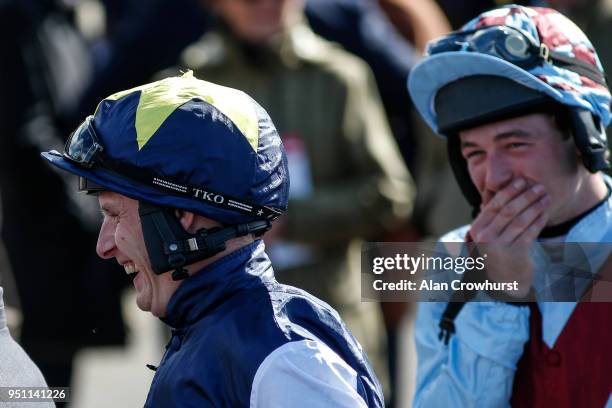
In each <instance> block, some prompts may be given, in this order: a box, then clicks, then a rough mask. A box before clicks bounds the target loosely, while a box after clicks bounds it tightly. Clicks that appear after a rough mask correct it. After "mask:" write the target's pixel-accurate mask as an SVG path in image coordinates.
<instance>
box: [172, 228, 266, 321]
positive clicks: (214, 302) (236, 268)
mask: <svg viewBox="0 0 612 408" xmlns="http://www.w3.org/2000/svg"><path fill="white" fill-rule="evenodd" d="M264 249H265V245H264V244H263V241H261V240H256V241H255V242H253V243H251V244H249V245H247V246H245V247H243V248H240V249H238V250H236V251H234V252H232V253H231V254H229V255H227V256H224V257H223V258H221V259H219V260H218V261H215V262H214V263H212V264H210V265H208V266H206V267H204V268H203V269H201V270H200V271H198V272H197V273H195V274H194V275H192V276H190V277H189V278H187V279H186V280H185V281H183V283H182V284H181V286H179V288H178V289H177V290H176V292H174V294H173V295H172V297H171V298H170V301H169V302H168V313H167V315H166V317H164V318H161V320H162V321H163V322H164V323H166V324H167V325H168V326H170V327H172V328H175V329H180V328H184V327H185V326H189V325H191V324H193V323H195V322H196V321H198V320H200V319H201V318H202V317H203V316H205V315H206V314H208V313H210V312H211V311H212V310H214V309H215V308H216V307H218V306H219V305H221V304H222V303H224V302H226V301H227V300H228V299H230V298H231V297H232V296H233V295H234V294H235V293H237V292H239V291H241V290H244V289H248V288H252V287H256V286H260V285H262V283H264V282H273V281H274V272H273V270H272V267H271V264H270V260H269V259H268V256H267V255H266V253H265V251H264Z"/></svg>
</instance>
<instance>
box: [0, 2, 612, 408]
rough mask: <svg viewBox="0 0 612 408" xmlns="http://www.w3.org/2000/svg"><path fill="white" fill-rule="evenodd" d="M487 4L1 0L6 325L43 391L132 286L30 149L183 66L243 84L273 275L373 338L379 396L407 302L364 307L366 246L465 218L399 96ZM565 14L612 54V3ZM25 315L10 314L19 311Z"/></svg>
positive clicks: (388, 378) (443, 168)
mask: <svg viewBox="0 0 612 408" xmlns="http://www.w3.org/2000/svg"><path fill="white" fill-rule="evenodd" d="M504 3H509V2H504V1H493V0H461V1H458V0H437V1H435V0H175V1H172V2H169V1H164V0H147V1H145V2H143V1H135V0H71V1H69V0H65V1H64V2H62V1H59V0H57V1H55V0H4V1H0V31H2V35H0V55H2V59H1V61H0V89H1V91H0V166H1V167H0V196H1V200H2V201H1V210H2V213H1V226H2V230H1V234H2V235H1V237H2V243H3V246H4V248H3V250H2V251H0V255H1V256H0V257H1V258H2V259H1V261H2V268H1V269H0V285H1V286H4V287H5V302H6V303H7V305H8V306H12V308H13V310H18V311H20V313H19V314H11V315H9V320H10V321H9V325H12V326H13V330H14V333H17V330H18V334H19V335H18V340H19V342H20V344H21V345H22V347H23V348H24V349H25V350H26V351H27V353H28V354H29V355H30V356H31V357H32V359H33V360H34V361H35V362H36V364H37V365H38V366H39V367H40V369H41V371H42V373H43V374H44V376H45V378H46V380H47V383H48V384H49V385H50V386H67V385H69V384H70V383H71V375H72V368H73V361H74V356H75V354H76V353H77V351H79V350H80V349H82V348H85V347H94V346H101V345H105V346H108V345H114V346H121V345H123V344H124V342H125V336H126V329H125V327H124V322H123V319H122V316H121V308H120V297H121V293H122V290H124V289H126V288H127V287H128V286H129V281H128V279H127V278H125V273H124V272H123V270H122V269H120V268H118V266H117V265H116V264H114V262H104V261H102V260H100V259H98V258H97V256H96V254H95V252H94V247H95V240H96V229H97V227H98V222H99V217H98V215H99V212H98V209H97V203H95V202H94V201H93V200H90V201H91V202H90V203H89V204H90V205H89V206H88V204H87V203H86V202H85V201H88V200H75V199H74V197H73V193H72V192H71V190H72V189H70V188H67V186H68V187H70V186H69V183H74V182H75V180H74V179H72V178H65V176H63V175H60V174H59V173H57V172H55V171H53V170H52V169H51V168H50V167H49V166H47V165H46V164H45V163H43V161H42V160H41V159H40V158H39V152H40V151H43V150H50V149H53V148H55V149H57V150H61V149H62V146H63V143H64V141H65V139H66V138H67V136H68V135H69V134H70V132H71V130H72V129H73V128H74V127H75V126H76V125H77V124H78V123H79V122H80V121H81V120H82V119H83V118H84V117H85V116H87V115H89V114H92V113H93V112H94V110H95V109H96V103H97V102H98V101H99V100H101V99H102V98H103V97H105V96H107V95H109V94H112V93H114V92H116V91H118V90H122V89H127V88H131V87H134V86H137V85H140V84H143V83H145V82H149V81H151V80H152V79H159V78H161V77H163V76H168V75H176V74H177V73H179V72H180V71H185V70H193V72H194V75H195V76H196V77H198V78H200V79H204V80H208V81H211V82H214V83H218V84H221V85H227V86H230V87H233V88H238V89H240V90H243V91H245V92H246V93H248V94H250V95H251V96H252V97H253V98H254V99H255V100H257V101H258V102H259V103H260V104H261V105H262V106H263V107H264V108H265V109H266V110H267V111H268V113H269V114H270V116H271V117H272V119H273V121H274V123H275V124H276V126H277V128H278V131H279V134H280V135H281V137H282V138H283V142H284V145H285V149H286V151H287V155H288V158H289V169H290V178H291V190H290V204H289V212H288V215H287V216H285V217H284V218H282V219H281V220H280V221H279V222H278V223H277V224H278V225H276V227H275V228H274V229H273V230H272V231H271V233H269V234H267V235H266V246H267V249H268V251H269V254H270V256H271V258H272V262H273V264H274V265H275V272H276V275H277V279H278V280H279V281H280V282H282V283H288V284H292V285H294V286H298V287H300V288H304V289H306V290H307V291H309V292H311V293H312V294H314V295H316V296H317V297H320V298H321V299H323V300H324V301H326V302H328V303H330V304H331V305H332V306H333V307H334V308H335V309H336V310H338V312H339V313H340V314H341V316H342V317H343V319H344V320H345V321H346V322H347V324H348V325H349V327H350V328H351V330H352V331H353V333H354V334H355V336H356V337H357V338H358V340H359V341H360V342H361V344H362V345H363V346H364V348H365V349H366V351H367V353H368V356H369V357H370V359H371V360H372V363H373V365H374V367H375V369H376V372H377V374H378V376H379V378H380V379H381V380H382V382H383V384H384V386H385V390H386V392H385V395H386V396H387V398H388V404H389V406H392V405H393V403H394V402H393V396H394V395H395V394H396V393H395V392H394V390H396V389H398V387H401V386H402V384H398V383H397V382H396V381H395V378H396V375H395V373H396V372H397V369H396V366H395V365H396V363H397V348H398V344H397V328H398V325H399V322H400V321H401V320H402V318H403V317H404V316H405V314H406V313H407V312H408V309H409V307H410V305H408V304H393V303H373V302H369V303H368V302H361V298H360V286H359V285H360V274H359V267H360V266H359V265H360V263H359V262H360V252H361V243H362V242H363V241H418V240H423V239H428V238H429V237H436V236H439V235H440V234H441V233H443V232H445V231H447V230H448V229H450V228H452V227H456V226H459V225H462V224H464V223H466V222H469V220H470V211H469V208H468V206H467V203H464V200H463V198H462V196H461V193H460V192H459V188H458V187H457V186H456V183H455V182H454V180H453V178H452V173H451V170H450V167H449V166H448V163H447V159H446V152H445V146H444V144H443V142H442V141H440V142H439V143H438V142H437V140H436V139H435V138H433V137H431V136H430V135H429V132H431V131H430V130H429V129H428V128H427V127H426V126H425V125H424V124H423V123H422V122H421V120H420V119H419V118H418V117H417V115H415V114H414V113H413V108H412V106H411V101H410V98H409V96H408V92H407V90H406V79H407V77H408V75H409V74H410V70H411V68H412V67H413V66H414V65H415V64H417V63H418V62H419V59H420V56H421V55H422V53H423V52H424V50H425V47H426V44H427V42H428V41H429V40H431V39H433V38H436V37H438V36H441V35H443V34H445V33H447V32H449V31H451V30H452V29H456V28H458V27H460V26H461V25H462V24H463V23H465V22H466V21H468V20H469V19H470V18H472V17H474V16H475V15H477V14H478V13H480V12H482V11H484V10H487V9H489V8H492V7H495V6H498V5H501V4H504ZM516 3H520V4H524V5H547V6H549V7H553V8H557V9H558V10H560V11H561V12H563V13H565V14H567V15H568V16H569V17H570V18H572V19H573V20H574V21H576V22H577V23H578V24H579V25H580V26H581V28H583V30H584V31H585V32H586V34H587V36H588V37H589V38H590V39H591V40H592V41H593V43H594V45H595V47H596V48H597V49H598V50H599V55H600V57H601V58H602V63H603V65H604V68H607V69H608V70H609V69H610V65H612V46H610V45H611V44H608V43H609V42H611V41H612V33H611V31H612V24H611V23H612V21H611V20H612V1H610V0H551V1H538V0H535V1H517V2H516ZM18 315H20V316H21V318H20V319H17V318H15V317H12V318H11V317H10V316H18Z"/></svg>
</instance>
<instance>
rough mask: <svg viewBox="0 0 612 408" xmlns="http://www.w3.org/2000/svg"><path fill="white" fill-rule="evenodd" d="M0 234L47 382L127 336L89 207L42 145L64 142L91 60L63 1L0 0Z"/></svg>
mask: <svg viewBox="0 0 612 408" xmlns="http://www.w3.org/2000/svg"><path fill="white" fill-rule="evenodd" d="M0 31H1V35H0V55H1V56H2V58H1V61H0V195H1V200H2V202H1V203H2V205H1V207H2V219H1V223H2V240H3V241H4V245H5V247H6V253H7V256H8V260H9V264H10V267H11V271H12V274H13V278H14V281H15V284H16V287H17V291H18V294H19V301H20V302H19V303H20V306H21V309H22V310H21V312H22V316H23V321H22V326H21V336H20V343H21V345H22V346H23V348H24V349H25V350H26V351H27V352H28V354H29V355H30V356H31V357H32V359H33V360H34V361H35V362H36V363H37V364H38V366H39V367H40V369H41V371H42V372H43V374H44V376H45V378H46V379H47V382H48V384H49V385H50V386H69V385H70V382H71V375H72V361H73V357H74V355H75V353H76V352H77V350H79V349H80V348H81V347H84V346H88V345H118V344H123V341H124V335H125V332H124V327H123V322H122V319H121V313H120V306H119V295H120V291H119V290H118V289H119V288H120V287H121V285H122V280H121V278H120V277H119V276H118V274H112V273H109V271H113V270H116V266H115V265H112V264H110V263H107V262H101V261H100V260H99V259H97V257H95V256H93V255H94V254H92V252H91V251H90V250H88V247H90V246H91V245H92V244H93V243H94V242H95V239H96V235H95V230H94V223H92V218H95V216H93V217H92V213H91V212H88V211H87V210H86V209H85V208H83V207H80V206H79V205H77V204H76V203H75V201H73V197H72V196H71V194H69V193H68V192H67V191H66V189H65V184H64V180H63V179H62V177H60V175H59V174H58V173H57V172H54V171H52V170H51V169H50V168H49V166H46V165H41V163H40V159H39V154H38V152H39V151H40V150H41V149H49V148H52V147H54V146H56V145H60V146H61V144H62V143H63V141H64V138H63V136H61V135H60V133H59V132H58V131H57V122H58V118H59V117H60V115H61V114H62V112H64V111H67V110H70V109H72V106H73V104H75V103H77V96H78V94H79V93H80V89H82V88H83V87H84V84H85V83H86V82H87V78H88V73H89V65H88V62H89V59H88V57H87V53H86V52H85V49H84V46H83V44H82V42H81V39H80V37H79V35H78V33H77V32H76V30H75V29H74V27H73V26H72V25H71V23H70V15H69V13H68V12H67V10H66V9H65V8H64V7H63V6H62V5H61V4H60V3H59V2H55V1H52V0H48V1H29V0H18V1H3V2H1V3H0Z"/></svg>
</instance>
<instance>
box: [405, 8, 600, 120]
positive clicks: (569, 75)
mask: <svg viewBox="0 0 612 408" xmlns="http://www.w3.org/2000/svg"><path fill="white" fill-rule="evenodd" d="M499 25H503V26H508V27H511V28H514V29H517V30H520V31H521V32H522V33H523V34H524V35H526V36H528V37H529V38H531V39H532V40H533V41H534V43H536V44H545V45H546V46H547V47H548V49H549V50H551V51H554V52H556V53H558V54H560V55H563V56H566V57H570V58H576V59H578V60H580V61H581V62H584V63H586V64H589V65H590V66H592V67H593V68H594V69H596V70H598V71H599V72H601V73H602V74H603V68H602V65H601V62H600V60H599V57H598V56H597V52H596V51H595V49H594V47H593V45H592V44H591V42H590V41H589V39H588V38H587V37H586V35H585V34H584V33H583V32H582V31H581V30H580V28H578V26H576V24H574V23H573V22H572V21H571V20H570V19H568V18H567V17H565V16H563V15H562V14H561V13H559V12H557V11H555V10H552V9H548V8H542V7H524V6H518V5H508V6H505V7H501V8H498V9H494V10H491V11H487V12H485V13H483V14H481V15H479V16H478V17H476V18H474V19H473V20H471V21H469V22H468V23H466V24H465V25H464V26H463V27H462V28H461V29H460V30H459V31H458V32H459V33H461V32H466V31H471V30H477V29H480V28H485V27H489V26H499ZM459 54H461V56H459ZM468 54H472V56H474V54H476V55H478V57H481V58H478V57H474V58H470V56H469V55H468ZM483 55H484V54H481V53H477V52H470V51H452V52H446V53H442V54H439V55H433V56H428V57H426V58H425V59H424V60H423V61H422V62H421V63H420V64H419V65H417V67H415V69H413V71H412V73H411V76H413V77H414V78H409V90H410V93H411V95H412V97H413V100H414V102H415V105H416V107H417V109H418V110H419V112H420V113H421V114H422V115H423V117H424V118H425V120H426V121H427V122H428V123H429V124H430V126H432V128H433V129H434V130H437V127H436V114H435V112H434V111H433V103H432V101H433V98H434V97H435V94H436V92H437V91H438V90H439V89H440V88H442V87H443V86H444V85H446V84H448V83H450V82H452V81H454V80H457V79H459V78H461V77H465V76H469V75H479V74H486V75H499V76H506V77H509V78H510V79H512V80H514V81H517V82H519V83H521V84H522V85H525V86H527V87H529V88H532V89H535V90H537V91H540V92H542V93H544V94H546V95H548V96H550V97H552V98H553V99H555V100H557V101H558V102H560V103H561V104H564V105H569V106H576V107H583V108H586V109H588V110H590V111H591V112H592V113H593V114H595V115H596V116H598V117H599V118H600V120H601V122H602V123H603V124H604V125H605V126H607V125H608V124H609V123H610V100H611V95H610V91H609V89H608V88H607V87H606V86H604V85H602V84H599V83H597V82H595V81H593V80H592V79H590V78H587V77H585V76H583V75H580V74H578V73H577V72H574V71H571V70H570V69H568V68H563V67H560V66H555V65H553V64H552V63H550V62H545V63H543V64H540V65H537V66H535V67H533V68H531V69H529V70H524V69H522V68H519V67H514V68H512V67H509V66H506V65H508V64H504V63H506V61H503V60H501V59H500V58H496V57H492V56H486V57H489V58H484V57H483ZM458 56H459V58H457V57H458ZM495 60H497V61H495ZM487 65H489V66H487ZM500 68H502V69H500ZM520 71H523V72H520ZM525 74H527V75H525ZM424 82H425V83H424ZM551 88H552V89H551Z"/></svg>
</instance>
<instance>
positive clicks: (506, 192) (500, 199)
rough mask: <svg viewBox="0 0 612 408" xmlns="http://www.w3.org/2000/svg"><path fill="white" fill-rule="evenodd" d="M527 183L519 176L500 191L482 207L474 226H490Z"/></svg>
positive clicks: (477, 227)
mask: <svg viewBox="0 0 612 408" xmlns="http://www.w3.org/2000/svg"><path fill="white" fill-rule="evenodd" d="M526 185H527V183H526V182H525V180H524V179H523V178H521V177H519V178H516V179H515V180H513V181H512V183H510V184H508V185H507V186H506V187H504V188H503V189H502V190H500V191H498V192H497V194H495V196H494V197H493V199H492V200H491V201H490V202H488V203H487V204H486V205H484V206H482V207H481V211H480V214H479V215H478V217H477V218H476V219H475V220H474V222H473V223H472V228H473V229H475V230H481V229H483V228H485V227H486V226H488V225H489V224H490V223H491V221H492V220H493V219H494V218H495V216H496V215H497V214H498V213H499V212H500V211H501V210H502V209H503V208H504V207H505V205H506V204H507V203H508V202H510V201H511V200H512V199H513V198H514V197H516V196H517V195H519V194H520V193H521V192H522V191H523V190H524V189H525V187H526Z"/></svg>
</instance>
